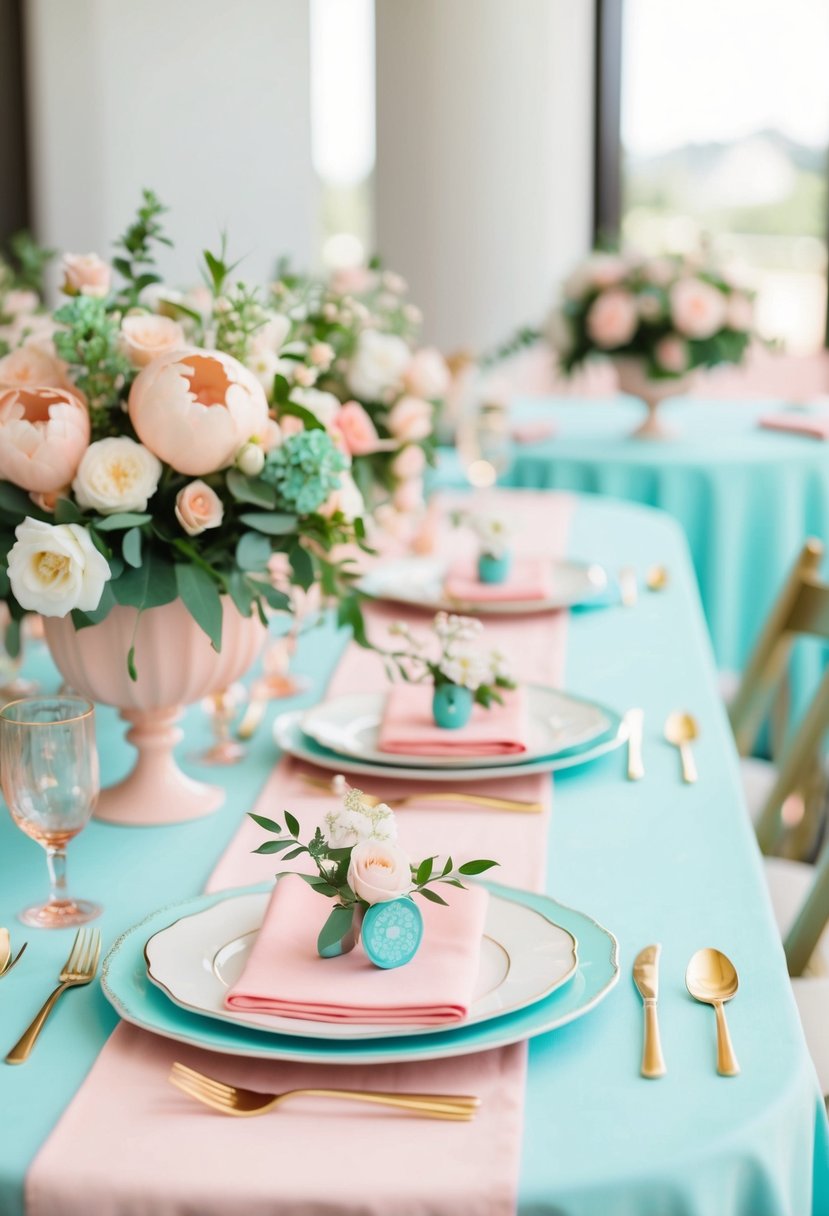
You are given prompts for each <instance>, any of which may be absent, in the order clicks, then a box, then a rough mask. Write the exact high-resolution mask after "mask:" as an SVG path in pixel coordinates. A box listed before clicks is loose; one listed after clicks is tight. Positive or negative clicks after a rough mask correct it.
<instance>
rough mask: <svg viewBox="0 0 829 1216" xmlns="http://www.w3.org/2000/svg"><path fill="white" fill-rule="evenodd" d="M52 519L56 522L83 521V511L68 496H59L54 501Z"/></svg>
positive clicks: (77, 522)
mask: <svg viewBox="0 0 829 1216" xmlns="http://www.w3.org/2000/svg"><path fill="white" fill-rule="evenodd" d="M54 520H55V523H56V524H79V523H83V513H82V512H81V511H80V510H79V509H78V507H77V506H76V505H75V503H74V502H72V500H71V499H70V498H59V499H58V500H57V502H56V503H55V514H54Z"/></svg>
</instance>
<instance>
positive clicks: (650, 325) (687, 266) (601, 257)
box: [547, 252, 754, 379]
mask: <svg viewBox="0 0 829 1216" xmlns="http://www.w3.org/2000/svg"><path fill="white" fill-rule="evenodd" d="M753 323H754V306H753V296H752V294H751V293H750V292H749V291H748V290H747V289H746V288H745V287H744V286H743V285H741V283H740V281H739V279H738V278H737V277H736V276H734V275H732V273H731V272H730V271H729V270H727V269H725V268H722V267H719V266H717V264H716V263H715V262H714V261H713V260H712V259H711V258H710V257H709V256H708V255H706V254H702V253H700V254H699V255H696V256H683V255H665V256H660V257H652V258H646V257H643V256H640V255H638V254H635V253H602V252H599V253H594V254H592V255H591V256H590V257H588V258H587V259H586V260H585V261H584V262H582V263H581V265H579V266H578V267H577V268H576V269H575V270H574V271H573V273H572V274H571V275H570V277H569V278H568V279H567V280H566V282H565V284H564V292H563V300H562V302H561V303H560V305H559V306H558V307H557V308H556V309H555V310H554V311H553V313H552V314H551V316H550V318H549V321H548V325H547V338H548V341H549V342H550V344H551V346H552V347H553V349H554V350H555V352H556V353H557V354H558V356H559V360H560V362H561V366H562V367H563V368H564V370H565V371H568V372H569V371H572V370H573V368H575V367H576V366H578V365H579V364H580V363H582V362H583V361H584V360H585V359H586V358H588V356H590V355H593V354H605V355H612V356H616V357H618V356H628V357H633V358H636V359H638V360H641V361H642V363H643V367H644V370H645V372H646V374H647V375H648V376H649V377H650V378H652V379H676V378H679V377H680V376H684V375H685V374H686V373H687V372H689V371H692V370H693V369H694V368H698V367H713V366H714V365H715V364H717V363H739V362H740V360H741V359H742V357H743V354H744V353H745V350H746V347H747V346H748V344H749V341H750V340H751V337H752V327H753Z"/></svg>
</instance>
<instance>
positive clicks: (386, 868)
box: [348, 840, 412, 904]
mask: <svg viewBox="0 0 829 1216" xmlns="http://www.w3.org/2000/svg"><path fill="white" fill-rule="evenodd" d="M348 885H349V886H350V887H351V890H352V891H353V892H354V894H355V895H356V896H357V898H358V899H363V900H365V902H366V903H367V904H380V903H385V902H386V901H387V900H390V899H400V897H401V896H403V895H408V894H409V892H410V891H411V889H412V867H411V862H410V861H409V859H408V857H407V856H406V854H405V853H404V852H403V850H402V849H401V848H400V846H399V845H396V844H385V843H383V842H381V841H378V840H361V841H360V843H359V844H355V846H354V848H353V849H352V850H351V861H350V862H349V866H348Z"/></svg>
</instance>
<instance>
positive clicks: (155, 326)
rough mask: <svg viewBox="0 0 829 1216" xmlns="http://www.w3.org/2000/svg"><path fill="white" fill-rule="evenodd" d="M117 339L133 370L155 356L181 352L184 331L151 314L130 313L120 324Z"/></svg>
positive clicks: (174, 323)
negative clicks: (121, 342) (120, 342)
mask: <svg viewBox="0 0 829 1216" xmlns="http://www.w3.org/2000/svg"><path fill="white" fill-rule="evenodd" d="M121 338H122V341H123V345H124V350H125V351H126V354H127V358H128V359H129V361H130V363H131V364H132V365H133V367H146V366H147V364H148V363H152V361H153V359H155V358H156V357H157V356H158V355H166V354H167V353H168V352H169V351H171V350H181V349H182V347H183V346H184V345H185V341H184V330H183V329H182V328H181V326H180V325H179V323H178V321H173V320H171V318H170V317H160V316H155V315H153V314H152V313H130V314H129V315H128V316H126V317H124V319H123V321H122V322H121Z"/></svg>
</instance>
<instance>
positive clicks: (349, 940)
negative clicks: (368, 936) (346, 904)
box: [317, 904, 363, 958]
mask: <svg viewBox="0 0 829 1216" xmlns="http://www.w3.org/2000/svg"><path fill="white" fill-rule="evenodd" d="M362 923H363V909H362V907H361V906H360V904H356V905H355V907H354V912H353V914H352V917H351V924H350V925H349V927H348V929H347V930H346V932H345V933H344V934H343V935H342V937H341V938H340V939H339V941H336V942H330V943H329V944H328V945H327V946H320V944H319V938H317V953H318V954H319V956H320V958H339V957H340V955H341V954H348V953H349V952H350V951H352V950H353V949H354V947H355V946H356V945H357V942H358V941H359V940H360V927H361V925H362Z"/></svg>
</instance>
